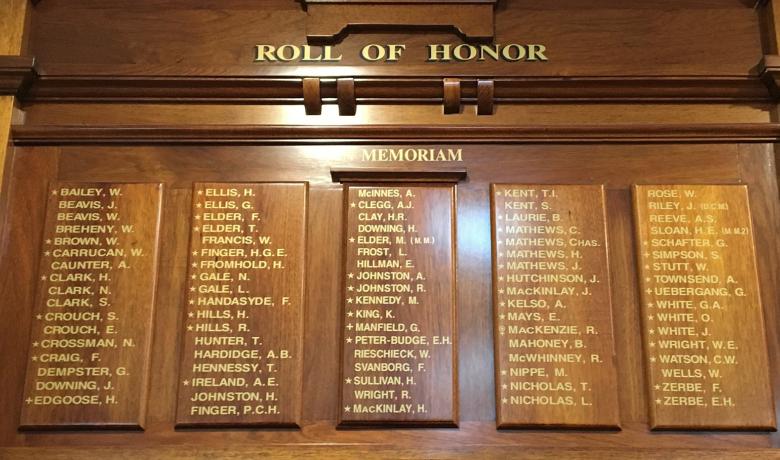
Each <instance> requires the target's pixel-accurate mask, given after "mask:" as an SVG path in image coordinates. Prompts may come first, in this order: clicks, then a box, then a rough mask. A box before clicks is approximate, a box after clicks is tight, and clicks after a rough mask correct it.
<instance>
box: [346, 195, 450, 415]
mask: <svg viewBox="0 0 780 460" xmlns="http://www.w3.org/2000/svg"><path fill="white" fill-rule="evenodd" d="M344 195H345V198H344V200H345V201H344V215H345V219H346V224H345V242H344V246H345V252H344V254H345V256H344V264H345V268H344V272H345V276H344V301H343V302H344V313H343V314H344V316H343V324H342V327H343V329H342V339H343V352H342V361H341V377H342V379H343V382H342V386H341V392H340V393H341V407H340V410H339V421H340V424H341V425H344V426H349V425H356V426H361V425H377V426H407V425H411V426H456V425H457V423H458V394H457V387H458V383H457V382H458V379H457V376H458V371H457V341H456V332H457V329H456V328H457V315H456V312H457V303H456V287H455V285H456V284H455V273H456V264H455V254H456V249H455V216H454V211H455V187H454V186H452V185H448V186H441V185H440V186H433V185H427V186H426V185H414V186H410V185H408V184H403V183H400V184H392V185H387V186H380V185H372V186H362V185H358V184H354V185H345V192H344Z"/></svg>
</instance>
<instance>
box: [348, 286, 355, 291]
mask: <svg viewBox="0 0 780 460" xmlns="http://www.w3.org/2000/svg"><path fill="white" fill-rule="evenodd" d="M347 290H348V291H354V290H355V288H353V287H352V286H348V287H347Z"/></svg>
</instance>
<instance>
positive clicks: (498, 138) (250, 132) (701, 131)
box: [12, 123, 780, 145]
mask: <svg viewBox="0 0 780 460" xmlns="http://www.w3.org/2000/svg"><path fill="white" fill-rule="evenodd" d="M12 138H13V141H14V143H15V144H17V145H64V144H68V145H91V144H111V145H116V144H287V145H294V144H372V143H385V142H409V143H414V142H419V143H426V142H427V143H432V142H436V143H441V142H447V143H513V142H522V143H535V144H540V143H648V142H667V143H668V142H674V143H678V142H729V143H731V142H763V143H768V142H778V141H780V123H733V124H687V125H681V124H651V125H638V124H632V125H547V126H495V125H486V126H475V125H424V126H414V127H410V126H406V125H357V126H349V125H343V126H315V125H233V126H230V125H195V126H192V125H191V126H170V125H167V126H121V125H119V126H80V125H73V126H15V127H14V128H13V130H12Z"/></svg>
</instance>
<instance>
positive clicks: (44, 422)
mask: <svg viewBox="0 0 780 460" xmlns="http://www.w3.org/2000/svg"><path fill="white" fill-rule="evenodd" d="M161 195H162V185H161V184H113V183H58V184H55V185H54V186H53V187H52V188H51V193H50V195H49V202H48V205H47V212H46V222H45V227H44V241H43V249H42V250H43V254H42V257H41V262H40V279H39V281H38V294H37V301H36V305H35V308H34V311H33V315H34V316H33V326H32V336H31V342H32V343H31V347H30V355H29V362H28V366H27V379H26V383H25V391H24V404H23V407H22V415H21V427H22V428H31V429H36V428H38V429H40V428H74V427H85V428H142V427H143V421H144V417H145V413H146V394H147V384H148V380H149V378H148V375H149V353H150V346H151V330H152V317H153V305H154V293H155V283H156V278H157V252H158V241H157V239H158V233H159V225H160V211H161V208H160V204H161Z"/></svg>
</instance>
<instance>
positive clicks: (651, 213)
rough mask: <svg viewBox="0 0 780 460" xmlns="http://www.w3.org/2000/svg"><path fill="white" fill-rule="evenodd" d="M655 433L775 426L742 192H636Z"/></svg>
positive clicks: (733, 188) (684, 188)
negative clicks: (656, 430) (673, 430)
mask: <svg viewBox="0 0 780 460" xmlns="http://www.w3.org/2000/svg"><path fill="white" fill-rule="evenodd" d="M634 211H635V217H636V230H637V251H638V259H639V261H640V266H639V268H640V269H639V276H640V278H639V281H640V283H639V284H640V288H641V299H642V316H643V318H642V320H643V324H644V328H643V332H644V345H645V366H646V368H647V371H646V373H647V381H648V398H649V406H650V416H651V427H652V428H654V429H691V430H702V429H718V430H767V429H771V428H773V427H774V426H775V419H774V409H773V407H772V406H773V404H772V395H771V389H770V384H769V365H768V358H767V343H766V336H765V332H764V319H763V312H762V307H761V298H760V295H759V288H758V278H757V273H756V257H755V251H754V245H753V244H754V243H753V229H752V225H751V216H750V209H749V206H748V194H747V188H746V187H744V186H741V185H640V186H636V187H635V189H634Z"/></svg>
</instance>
